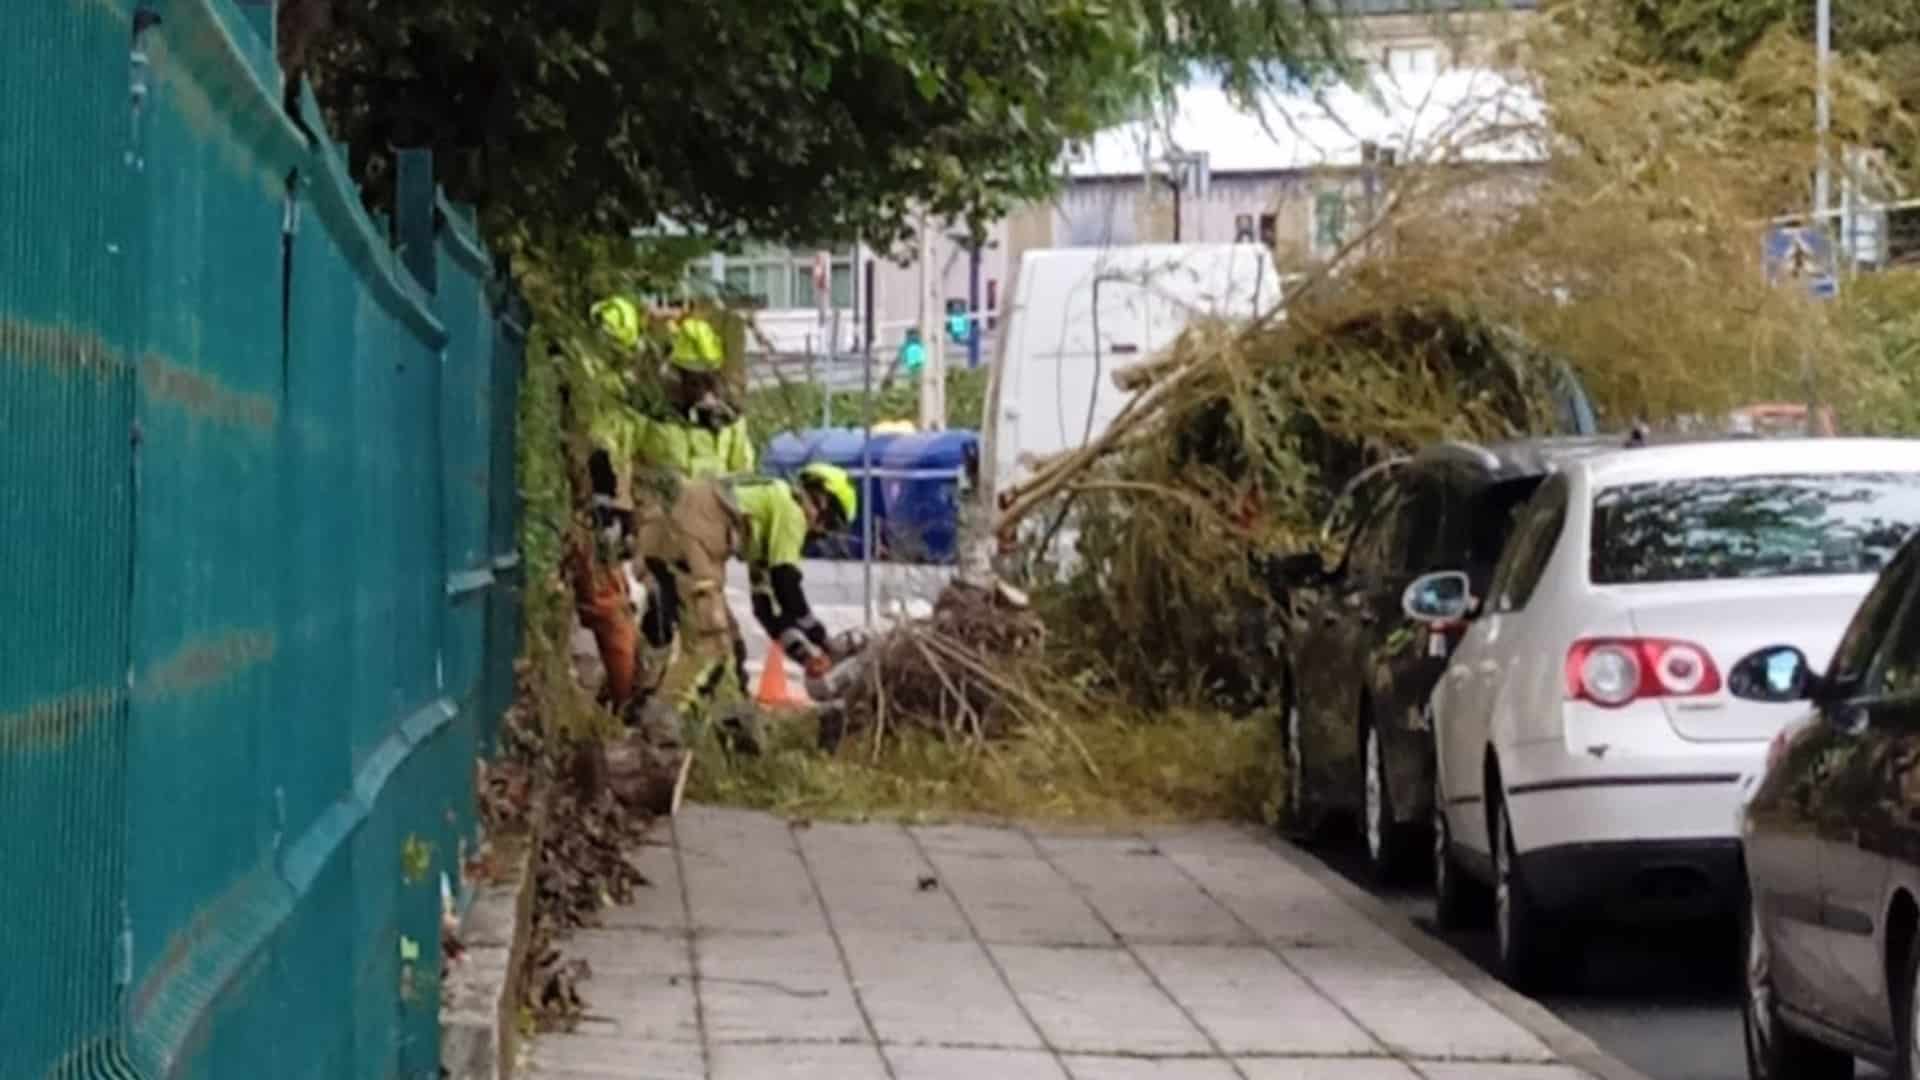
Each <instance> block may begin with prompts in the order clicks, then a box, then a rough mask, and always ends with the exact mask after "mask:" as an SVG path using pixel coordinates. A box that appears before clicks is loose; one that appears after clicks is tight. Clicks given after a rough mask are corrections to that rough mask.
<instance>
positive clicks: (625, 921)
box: [601, 839, 687, 931]
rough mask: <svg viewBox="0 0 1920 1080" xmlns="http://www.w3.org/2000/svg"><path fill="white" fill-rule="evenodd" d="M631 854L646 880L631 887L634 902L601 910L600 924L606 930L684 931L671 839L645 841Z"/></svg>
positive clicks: (683, 909) (684, 908) (684, 911)
mask: <svg viewBox="0 0 1920 1080" xmlns="http://www.w3.org/2000/svg"><path fill="white" fill-rule="evenodd" d="M631 858H632V861H633V865H634V867H635V868H636V869H638V870H639V871H640V873H641V874H643V875H645V876H646V879H647V881H648V884H647V885H644V886H642V887H640V888H638V889H635V890H634V895H633V903H631V904H622V905H620V906H619V907H616V908H612V909H610V910H608V911H606V912H605V913H603V915H602V917H601V924H602V925H603V926H604V927H605V928H607V929H609V930H679V931H684V930H685V929H686V928H687V906H686V904H685V903H684V901H683V898H682V896H681V894H680V866H679V861H680V860H679V858H678V857H677V856H676V855H675V854H674V850H673V844H672V842H671V839H662V840H656V841H655V842H653V843H649V844H646V845H645V846H643V847H641V848H640V849H639V850H638V851H636V852H634V853H633V855H632V856H631Z"/></svg>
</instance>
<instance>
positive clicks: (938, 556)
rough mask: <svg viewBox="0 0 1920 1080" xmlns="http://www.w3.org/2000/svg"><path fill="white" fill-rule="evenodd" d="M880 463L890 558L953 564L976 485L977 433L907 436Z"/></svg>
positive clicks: (978, 458) (977, 472) (944, 432)
mask: <svg viewBox="0 0 1920 1080" xmlns="http://www.w3.org/2000/svg"><path fill="white" fill-rule="evenodd" d="M879 461H880V486H881V501H882V503H883V504H884V505H885V507H886V511H885V517H884V522H885V526H886V532H885V534H884V535H885V537H886V546H885V548H884V549H883V550H884V551H885V552H886V554H887V557H888V558H891V559H897V560H899V561H901V562H924V563H952V562H954V561H955V560H956V559H957V557H958V552H959V543H958V541H959V534H960V506H961V501H962V497H963V495H964V494H965V493H966V492H970V491H972V490H973V489H974V488H975V487H976V486H977V484H978V477H979V464H980V436H979V434H978V433H976V432H972V431H941V432H933V433H929V434H925V435H903V436H901V437H900V438H898V439H896V440H895V441H894V442H893V444H892V445H890V446H888V447H887V448H886V449H885V451H884V452H883V453H882V454H881V456H880V458H879Z"/></svg>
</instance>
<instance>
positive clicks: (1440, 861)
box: [1433, 792, 1491, 930]
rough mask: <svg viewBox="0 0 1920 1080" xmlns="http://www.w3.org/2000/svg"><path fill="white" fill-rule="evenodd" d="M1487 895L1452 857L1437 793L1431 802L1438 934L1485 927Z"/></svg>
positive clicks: (1450, 832)
mask: <svg viewBox="0 0 1920 1080" xmlns="http://www.w3.org/2000/svg"><path fill="white" fill-rule="evenodd" d="M1490 906H1491V905H1490V904H1489V903H1488V897H1487V891H1486V889H1485V887H1483V886H1482V885H1481V884H1480V883H1479V882H1477V881H1474V880H1473V879H1471V878H1469V877H1468V876H1467V872H1466V871H1465V870H1463V869H1461V867H1460V862H1459V860H1457V859H1455V858H1454V857H1453V830H1452V828H1451V827H1449V826H1448V825H1447V811H1446V807H1445V806H1444V805H1442V802H1441V800H1440V798H1439V793H1438V792H1436V793H1435V795H1434V800H1433V921H1434V923H1435V924H1436V925H1438V926H1439V927H1440V929H1442V930H1477V929H1480V928H1481V927H1483V926H1485V925H1486V923H1487V916H1488V908H1489V907H1490Z"/></svg>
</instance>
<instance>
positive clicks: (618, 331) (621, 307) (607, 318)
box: [593, 296, 640, 349]
mask: <svg viewBox="0 0 1920 1080" xmlns="http://www.w3.org/2000/svg"><path fill="white" fill-rule="evenodd" d="M593 321H594V322H595V323H597V324H599V326H600V330H601V332H602V333H604V334H606V335H607V336H608V337H610V338H612V339H613V340H614V341H615V342H618V343H619V345H620V347H621V348H624V349H637V348H639V347H640V309H639V308H637V307H635V306H634V303H633V301H631V300H629V299H627V298H626V297H624V296H612V297H608V298H607V299H605V300H602V301H600V302H599V303H597V304H595V305H593Z"/></svg>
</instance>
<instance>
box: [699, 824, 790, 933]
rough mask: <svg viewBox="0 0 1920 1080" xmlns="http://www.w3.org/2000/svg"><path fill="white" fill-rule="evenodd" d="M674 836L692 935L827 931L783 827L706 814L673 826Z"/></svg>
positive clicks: (783, 825) (786, 830)
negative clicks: (689, 911)
mask: <svg viewBox="0 0 1920 1080" xmlns="http://www.w3.org/2000/svg"><path fill="white" fill-rule="evenodd" d="M675 832H676V833H677V834H678V835H679V838H680V859H681V866H682V868H683V871H684V873H685V874H686V888H687V897H688V901H689V903H690V905H691V907H692V912H691V914H690V918H691V920H692V922H693V925H694V927H695V929H697V930H698V931H700V932H703V933H705V932H719V933H729V934H739V933H759V934H792V933H825V932H826V929H827V919H826V913H825V912H824V911H823V910H822V909H821V907H820V901H819V899H818V898H817V897H816V896H815V895H814V891H813V881H812V879H811V877H809V875H808V873H807V867H806V864H805V863H804V862H803V861H801V858H800V850H799V848H797V847H795V846H794V843H793V834H792V831H791V830H790V829H788V827H787V825H786V823H785V822H781V821H779V820H778V819H776V818H771V817H767V816H765V815H759V814H755V815H747V816H744V817H743V816H741V815H739V814H738V813H726V814H722V813H719V812H715V811H710V810H708V811H702V812H699V813H695V814H690V815H688V817H687V818H686V820H683V821H679V822H676V824H675Z"/></svg>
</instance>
